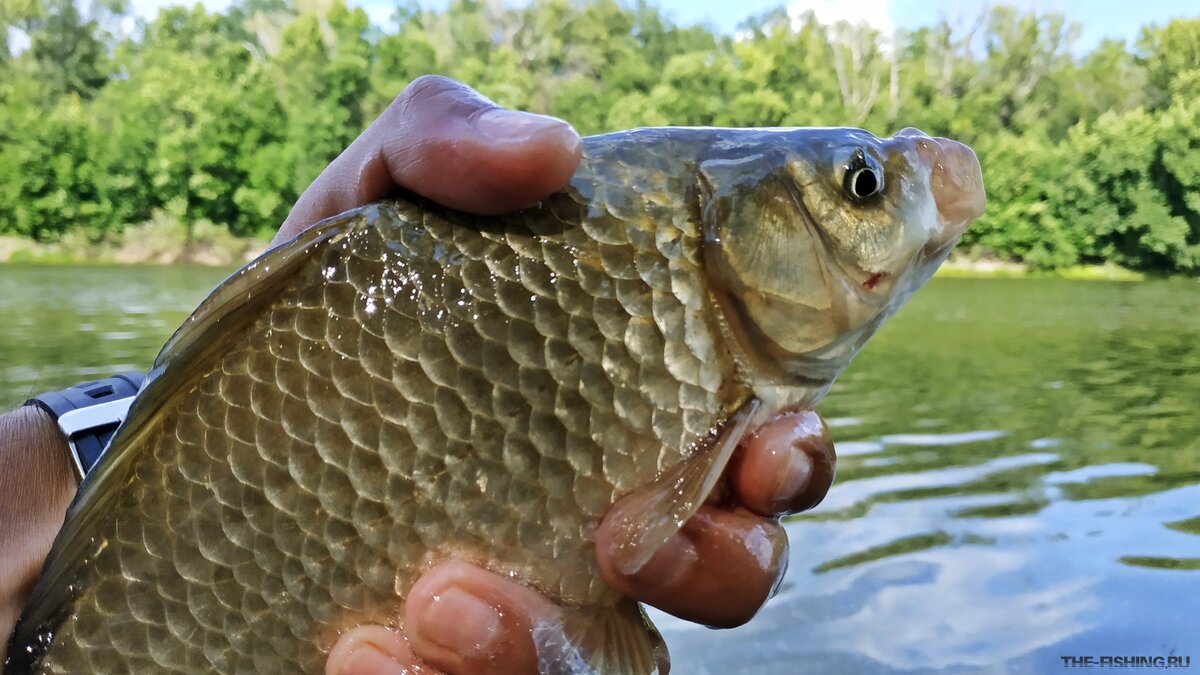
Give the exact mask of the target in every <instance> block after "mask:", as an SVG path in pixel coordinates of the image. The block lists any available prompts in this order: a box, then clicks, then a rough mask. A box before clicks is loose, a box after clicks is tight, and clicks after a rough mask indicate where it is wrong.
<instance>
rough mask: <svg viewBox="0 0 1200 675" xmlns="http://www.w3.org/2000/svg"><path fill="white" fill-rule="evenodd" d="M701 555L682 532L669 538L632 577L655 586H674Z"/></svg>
mask: <svg viewBox="0 0 1200 675" xmlns="http://www.w3.org/2000/svg"><path fill="white" fill-rule="evenodd" d="M698 558H699V555H698V554H697V553H696V547H695V545H693V544H692V542H691V540H690V539H688V538H687V536H685V535H684V534H683V533H682V532H679V533H676V534H675V536H673V537H671V538H670V539H668V540H667V543H666V544H663V547H662V548H660V549H659V550H657V551H655V553H654V555H653V556H651V557H650V560H649V561H647V562H646V564H645V565H643V566H642V567H641V569H639V570H637V571H636V572H634V573H633V574H632V575H631V577H632V578H633V579H635V580H636V581H638V582H639V583H643V584H649V585H651V586H653V587H655V588H664V589H670V588H674V587H675V586H676V584H678V583H679V582H680V581H681V580H682V579H683V577H684V576H685V575H686V574H687V573H688V571H689V570H691V569H692V566H693V565H695V563H696V560H697V559H698Z"/></svg>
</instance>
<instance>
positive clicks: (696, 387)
mask: <svg viewBox="0 0 1200 675" xmlns="http://www.w3.org/2000/svg"><path fill="white" fill-rule="evenodd" d="M926 140H928V141H929V142H930V143H934V144H936V143H940V142H938V141H933V140H929V139H925V140H921V139H918V138H908V137H903V138H901V137H897V139H893V140H892V141H879V140H877V139H874V137H871V136H870V135H869V134H866V133H865V132H861V131H857V130H840V129H835V130H718V129H648V130H637V131H632V132H624V133H621V134H613V135H608V136H601V137H593V138H589V139H586V140H585V157H584V160H583V163H582V164H581V166H580V169H579V171H578V172H577V174H576V176H575V177H574V179H573V180H572V182H571V184H570V185H569V186H568V188H567V189H565V190H564V191H563V192H562V193H560V194H556V195H554V196H552V197H551V198H549V199H548V200H546V201H545V202H544V203H543V204H541V205H539V206H538V207H535V208H532V209H528V210H526V211H523V212H520V213H517V214H513V215H511V216H505V217H499V218H480V217H476V216H471V215H467V214H462V213H458V212H453V211H449V210H445V209H442V208H440V207H438V206H436V205H434V204H430V203H428V202H425V201H423V200H420V199H418V198H415V197H402V198H399V199H396V200H391V201H388V202H384V203H380V204H375V205H371V206H368V207H365V208H363V209H359V210H356V211H352V212H350V213H348V214H344V215H342V216H339V217H337V218H334V219H332V220H330V221H326V222H325V223H323V224H321V225H318V226H317V227H316V228H314V229H313V230H310V231H309V232H308V233H305V234H303V235H301V237H300V238H298V239H297V240H296V241H294V242H292V243H291V244H288V245H285V246H284V247H281V248H280V249H278V250H276V251H272V252H269V253H268V254H266V255H265V256H264V257H263V258H261V259H260V260H259V261H257V262H256V263H253V264H252V265H251V266H250V267H248V268H247V269H245V270H243V271H242V272H240V273H239V274H237V275H235V277H233V278H231V280H230V281H229V282H227V283H226V284H225V285H224V286H223V287H222V288H221V289H219V290H218V291H216V292H215V293H214V295H213V296H212V297H211V298H210V299H209V300H207V301H206V302H205V304H204V305H202V306H201V307H200V308H199V309H198V310H197V312H196V314H195V315H193V317H192V318H191V319H189V322H188V324H185V326H184V328H182V329H181V331H180V332H179V333H177V334H176V336H175V337H174V338H172V340H171V342H169V343H168V345H167V346H166V347H165V348H164V350H163V353H162V354H161V355H160V357H159V360H158V361H157V362H156V366H155V369H154V370H153V371H152V373H151V382H150V384H149V385H148V387H147V388H146V389H145V390H144V391H143V392H142V394H141V395H140V396H139V400H138V401H137V403H135V405H134V408H133V410H132V411H131V414H130V419H129V420H128V421H127V423H126V425H125V426H124V427H123V428H122V430H121V431H120V432H119V434H118V436H117V438H116V439H114V444H113V448H112V450H111V451H110V453H109V454H108V456H106V458H105V459H104V460H103V463H102V464H101V466H100V467H98V468H97V470H96V472H95V473H93V474H92V476H90V477H89V478H88V480H87V481H86V482H85V484H84V485H83V486H82V489H81V493H80V496H79V497H78V498H77V501H76V503H75V504H74V505H73V506H72V509H71V511H70V513H69V514H68V521H67V524H66V526H65V528H64V530H63V532H62V533H61V534H60V536H59V539H58V541H56V543H55V547H54V550H53V551H52V554H51V556H50V559H49V560H48V562H47V567H46V570H45V573H44V575H43V577H42V580H41V581H40V582H39V586H38V588H37V589H36V590H35V594H34V596H33V598H32V600H31V603H30V605H29V607H28V608H27V610H26V613H25V615H24V617H23V618H22V622H21V624H19V626H18V630H17V631H16V632H15V633H14V638H13V641H12V643H11V645H10V649H9V654H10V662H9V664H8V665H7V668H6V672H26V671H27V670H29V671H36V672H47V673H68V672H96V673H102V672H127V671H132V672H139V673H140V672H221V673H243V672H260V673H268V672H308V673H320V672H323V661H324V654H325V653H327V651H328V649H329V648H330V647H331V646H332V644H333V642H334V641H335V640H336V639H337V636H338V635H339V633H340V632H341V631H342V630H344V629H346V628H348V627H350V626H354V625H357V624H360V623H364V622H372V623H382V624H391V625H394V624H395V621H396V617H398V616H400V608H401V607H402V604H403V596H404V594H405V593H406V592H407V590H408V588H409V587H410V586H411V584H412V582H413V581H414V580H415V579H416V577H417V576H418V575H419V573H420V571H421V570H422V569H425V568H426V567H428V566H429V565H431V564H434V563H436V562H437V561H439V560H442V559H445V558H447V557H456V558H462V559H466V560H470V561H473V562H476V563H478V564H481V565H484V566H486V567H488V568H489V569H492V570H494V571H497V572H500V573H507V574H511V575H512V576H513V577H515V578H517V579H520V580H522V581H523V582H525V583H528V584H530V585H531V586H533V587H535V588H537V589H538V590H540V591H542V592H543V593H546V594H547V595H548V596H550V597H551V598H553V599H555V600H556V601H558V602H560V603H563V604H564V605H566V606H568V607H570V608H573V611H575V612H576V614H577V615H578V616H580V617H583V618H587V617H595V616H598V615H604V614H606V613H613V612H616V613H617V614H615V616H618V622H619V623H621V625H625V626H627V627H628V626H634V628H635V629H638V630H644V629H641V628H640V627H639V626H637V625H636V623H637V616H636V613H631V612H630V610H631V607H632V604H631V603H630V602H629V601H628V600H626V599H622V598H621V597H620V596H619V595H618V594H616V593H615V592H614V591H613V590H612V589H610V588H608V587H607V586H606V585H605V584H604V582H603V581H602V580H601V579H600V577H599V575H598V573H597V570H596V565H595V560H594V552H593V551H592V548H591V542H590V532H591V530H592V528H593V527H594V525H595V523H596V521H597V520H598V518H599V517H600V516H601V514H602V513H603V512H604V511H605V509H606V508H607V507H608V506H609V505H610V504H611V503H612V502H613V501H614V500H615V499H616V498H618V497H620V496H621V495H624V494H627V493H629V492H631V491H635V490H646V489H655V488H654V487H653V486H654V485H655V483H654V480H655V478H656V476H660V474H662V473H663V472H666V473H668V474H670V473H671V472H672V471H675V470H678V469H680V468H681V467H682V468H684V469H687V468H689V467H690V465H691V464H694V463H698V462H699V460H698V459H697V458H698V457H707V456H708V455H706V454H705V451H706V448H707V444H708V443H710V439H712V438H714V437H719V436H720V433H719V432H720V431H721V429H722V428H723V426H722V425H723V423H724V422H725V421H726V420H727V419H728V418H729V417H730V416H731V415H733V414H735V412H736V411H737V410H739V409H740V408H739V406H742V405H743V404H744V403H745V402H746V401H748V400H755V401H761V402H762V405H759V406H758V407H757V408H755V410H756V412H755V419H756V420H761V419H765V418H766V417H768V416H770V415H773V414H775V413H777V412H778V411H779V410H782V409H784V408H787V407H793V406H797V405H804V406H809V405H813V404H815V402H816V401H817V400H818V399H819V398H820V396H821V395H822V394H823V393H824V392H825V390H826V389H827V388H828V386H829V385H830V384H831V383H832V380H833V378H834V377H836V374H837V373H838V372H840V370H841V369H842V368H844V366H845V365H846V363H848V361H849V359H850V357H852V356H853V354H854V353H855V352H856V351H857V349H858V348H860V347H861V345H862V342H863V341H864V340H865V339H866V337H867V336H868V335H869V334H870V333H871V332H872V331H873V330H874V329H875V328H876V327H877V326H878V325H879V323H880V322H881V321H882V320H883V318H885V317H886V316H887V315H888V314H890V313H891V312H892V311H894V310H895V309H896V307H897V306H898V303H899V302H900V301H902V300H903V298H905V297H907V294H909V293H911V291H912V290H915V287H916V286H917V285H919V284H920V283H921V282H923V281H924V280H925V279H926V278H927V277H928V276H929V275H930V274H932V271H933V269H934V268H936V266H937V264H938V263H940V261H941V259H942V258H944V256H945V254H946V252H947V251H948V249H949V246H950V245H951V244H952V243H953V240H955V239H956V238H957V235H958V234H959V233H961V231H962V230H961V227H962V226H964V225H965V222H961V223H960V222H958V221H957V220H956V221H955V222H946V221H945V218H942V217H939V215H938V213H939V209H938V206H939V204H940V203H942V202H946V203H949V202H950V201H953V202H954V203H955V204H958V205H959V206H960V212H962V213H966V214H967V215H968V216H970V215H971V214H972V213H974V211H973V210H972V207H971V206H968V207H961V204H963V203H968V204H970V203H971V199H972V198H974V192H972V190H973V189H974V188H972V186H971V182H972V181H973V180H975V178H974V177H968V178H967V179H965V181H966V187H962V186H951V187H950V188H947V187H945V185H944V184H943V185H942V186H941V188H940V189H943V190H959V192H960V193H961V194H955V195H954V199H953V200H950V199H949V198H947V197H944V196H940V195H939V194H935V192H934V188H933V187H932V186H933V183H934V182H936V180H937V178H938V176H937V174H936V169H935V168H934V164H935V163H934V162H931V161H929V159H928V158H927V157H925V156H923V155H922V152H925V153H926V154H928V153H930V152H932V153H934V154H935V155H936V156H937V159H939V160H944V159H945V157H944V155H943V154H942V151H941V150H940V149H939V148H938V147H933V150H930V149H929V148H926V149H925V150H924V151H923V150H921V149H920V147H919V146H920V145H921V144H922V143H925V142H926ZM889 144H890V145H889ZM947 147H949V146H947ZM846 148H851V149H853V148H859V149H862V148H866V149H867V151H869V152H875V153H879V154H880V156H881V160H882V165H883V166H884V167H886V168H887V169H888V171H889V175H888V180H889V183H890V184H894V185H895V186H896V187H895V188H893V191H892V192H889V193H887V194H885V195H884V196H883V197H881V198H880V200H878V203H876V204H875V205H874V208H875V210H874V211H872V210H871V205H869V204H847V203H846V199H845V197H844V196H843V195H840V194H839V190H840V187H839V185H840V182H841V180H842V177H841V176H840V175H839V171H844V169H845V167H844V166H841V165H839V164H838V162H839V161H842V160H839V159H838V158H839V157H843V156H844V152H843V151H844V150H845V149H846ZM953 152H958V151H957V150H953ZM973 161H974V158H973V156H971V157H970V159H969V160H966V159H955V160H953V161H949V164H951V165H952V166H954V167H958V166H959V165H961V168H962V171H961V172H960V173H970V172H971V171H972V170H973V171H974V172H975V173H976V174H977V173H978V166H977V164H975V165H974V167H972V166H971V162H973ZM946 164H947V162H942V166H943V167H944V166H945V165H946ZM942 178H945V176H943V177H942ZM943 182H944V181H943ZM976 182H978V181H976ZM978 188H979V192H980V194H981V184H980V185H979V186H978ZM963 195H966V196H965V197H964V196H963ZM980 200H981V196H980ZM979 208H982V202H981V201H980V203H979ZM846 214H849V216H847V215H846ZM975 215H977V213H976V214H975ZM817 216H821V217H822V218H824V220H823V221H821V222H817V221H816V220H815V218H816V217H817ZM959 220H962V218H959ZM918 221H919V222H918ZM864 224H866V225H868V226H869V227H866V228H865V229H864V231H863V232H858V233H856V232H855V230H854V228H855V227H860V228H862V226H863V225H864ZM764 238H766V239H767V240H766V241H765V242H764ZM876 274H882V275H883V277H882V279H883V281H882V282H878V283H877V284H875V285H872V287H871V288H869V289H863V288H862V284H863V280H867V279H871V278H873V276H874V275H876ZM784 282H786V283H784ZM789 324H790V325H791V326H792V327H791V328H787V326H788V325H789ZM732 441H733V442H736V438H734V439H732ZM720 468H721V466H720V462H714V465H712V466H703V467H700V468H699V469H698V471H704V472H707V473H708V475H715V473H719V471H720ZM648 486H649V487H648ZM703 496H704V495H703V494H700V495H693V497H697V499H693V500H692V501H694V502H695V504H690V505H684V506H680V507H679V508H681V509H685V510H686V508H692V507H694V506H696V505H698V503H699V500H702V499H703ZM660 520H662V519H660ZM631 529H637V528H631ZM630 536H631V541H633V542H635V543H636V542H639V541H640V540H639V539H637V535H636V533H631V535H630ZM641 543H644V544H645V545H646V546H648V547H650V548H652V547H653V545H654V543H653V542H641ZM593 646H594V645H593ZM599 646H600V647H601V648H604V647H605V646H604V645H599ZM644 656H645V655H641V656H639V657H637V658H634V657H628V658H626V659H625V660H623V661H621V660H618V661H616V662H607V663H616V664H617V666H613V667H608V668H605V667H603V666H598V668H599V670H601V672H618V671H619V672H650V671H651V670H652V669H653V668H654V664H653V663H652V662H648V661H647V660H646V659H645V658H643V657H644Z"/></svg>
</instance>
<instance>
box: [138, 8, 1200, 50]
mask: <svg viewBox="0 0 1200 675" xmlns="http://www.w3.org/2000/svg"><path fill="white" fill-rule="evenodd" d="M181 1H185V0H132V5H133V6H134V8H135V9H136V10H137V11H138V13H140V14H142V15H143V16H147V17H150V16H153V15H154V13H155V12H156V11H157V8H158V7H161V6H164V5H169V4H177V2H181ZM517 1H520V0H517ZM1010 1H1012V2H1013V3H1014V4H1017V5H1018V6H1021V7H1030V8H1037V9H1039V10H1044V11H1057V12H1061V13H1063V14H1064V15H1066V16H1067V18H1068V19H1070V20H1073V21H1077V22H1079V23H1080V24H1081V25H1082V33H1081V35H1080V39H1079V44H1078V45H1076V46H1077V48H1079V49H1083V50H1085V51H1086V50H1088V49H1090V48H1091V47H1094V46H1095V45H1096V44H1098V43H1099V42H1100V41H1101V40H1102V39H1104V38H1116V39H1120V40H1126V41H1129V42H1132V41H1133V40H1135V39H1136V38H1137V35H1138V31H1139V30H1140V28H1141V27H1142V26H1144V25H1146V24H1149V23H1160V24H1161V23H1166V22H1167V21H1170V20H1171V19H1173V18H1178V17H1184V16H1192V17H1196V16H1200V3H1198V2H1197V1H1196V0H1133V1H1130V0H1010ZM186 2H189V3H190V2H191V0H186ZM202 2H203V3H204V4H205V5H206V6H208V7H209V8H211V9H224V8H225V7H227V6H228V5H229V2H230V0H202ZM349 2H350V4H352V5H358V6H360V7H363V8H364V9H366V10H367V13H368V14H370V15H371V18H372V20H374V21H375V22H376V23H378V24H381V25H385V24H386V22H387V21H388V19H389V17H390V16H391V14H392V8H393V7H394V6H395V4H396V3H395V2H394V0H349ZM447 2H448V0H424V1H423V2H422V3H421V4H422V6H424V7H427V8H430V9H441V8H443V7H445V6H446V4H447ZM651 2H652V3H653V4H657V5H658V7H660V8H661V9H662V10H663V11H664V12H665V13H666V14H667V16H669V17H670V18H671V19H672V20H673V21H674V22H675V23H676V24H682V25H687V24H693V23H706V24H708V25H709V26H711V27H713V28H715V29H716V30H718V31H719V32H722V33H726V34H733V33H734V32H735V31H736V30H737V26H738V24H739V23H740V22H741V21H742V20H744V19H745V18H746V17H748V16H753V15H756V14H761V13H763V12H766V11H769V10H771V9H773V8H775V7H778V6H779V5H781V4H785V3H787V4H788V6H789V8H790V9H791V10H792V11H793V12H794V13H795V14H799V13H800V12H802V11H804V10H805V9H812V10H814V11H815V12H817V16H818V18H820V19H821V20H822V21H825V22H833V21H838V20H842V19H845V20H850V21H865V22H866V23H868V24H870V25H872V26H874V27H876V28H878V29H881V30H883V31H884V32H890V30H891V29H892V28H901V29H911V28H917V27H920V26H926V25H930V24H932V23H934V22H936V21H938V20H939V19H940V18H943V17H944V18H946V19H948V20H950V21H951V22H952V23H953V22H955V21H956V20H957V21H961V22H969V21H970V20H971V19H974V18H975V17H976V16H978V13H979V12H980V10H981V8H982V7H983V6H984V5H985V4H986V2H985V0H842V1H841V2H839V1H838V0H793V1H792V2H790V3H788V2H787V0H737V1H734V2H731V1H730V0H657V1H655V0H651Z"/></svg>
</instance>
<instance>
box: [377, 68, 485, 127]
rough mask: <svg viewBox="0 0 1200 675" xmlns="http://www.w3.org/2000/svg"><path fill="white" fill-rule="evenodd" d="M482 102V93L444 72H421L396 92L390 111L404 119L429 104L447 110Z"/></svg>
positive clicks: (430, 106)
mask: <svg viewBox="0 0 1200 675" xmlns="http://www.w3.org/2000/svg"><path fill="white" fill-rule="evenodd" d="M483 103H484V99H483V98H482V97H481V96H480V95H479V94H477V93H475V91H474V90H473V89H471V88H470V87H468V86H466V85H465V84H462V83H461V82H458V81H456V80H452V79H450V78H448V77H444V76H442V75H422V76H420V77H418V78H417V79H415V80H413V81H412V82H409V83H408V86H407V87H405V88H404V90H403V91H401V92H400V93H399V94H398V95H397V96H396V98H395V99H394V100H393V101H392V104H391V105H390V106H388V112H389V113H390V114H392V115H395V116H398V117H400V118H401V119H405V118H410V117H412V116H413V115H415V114H417V113H418V112H421V111H428V110H429V109H430V108H436V109H437V110H438V111H440V112H441V113H444V112H447V111H454V110H456V109H458V108H460V107H461V108H468V109H473V108H478V107H480V106H482V105H483Z"/></svg>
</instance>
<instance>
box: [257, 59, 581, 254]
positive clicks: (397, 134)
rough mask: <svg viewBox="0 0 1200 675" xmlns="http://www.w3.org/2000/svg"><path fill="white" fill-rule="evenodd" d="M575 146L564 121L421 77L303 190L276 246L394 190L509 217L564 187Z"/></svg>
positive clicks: (576, 158)
mask: <svg viewBox="0 0 1200 675" xmlns="http://www.w3.org/2000/svg"><path fill="white" fill-rule="evenodd" d="M582 147H583V146H582V141H581V140H580V139H579V135H578V134H577V133H576V132H575V130H574V129H572V128H571V126H570V125H568V124H567V123H566V122H563V121H561V120H558V119H554V118H552V117H545V116H542V115H534V114H531V113H524V112H516V111H511V110H506V109H504V108H500V107H499V106H497V105H496V104H494V103H492V102H491V101H489V100H487V99H486V98H484V97H483V96H482V95H480V94H479V93H478V92H476V91H475V90H473V89H471V88H469V87H467V86H465V85H463V84H460V83H458V82H455V81H453V80H449V79H446V78H444V77H436V76H425V77H421V78H418V79H416V80H414V81H413V82H412V83H411V84H409V85H408V87H406V88H405V89H404V91H403V92H401V94H400V95H399V96H398V97H396V100H395V101H393V102H392V104H391V105H390V106H388V108H387V110H385V111H384V112H383V114H382V115H380V116H379V118H378V119H377V120H375V122H374V123H373V124H372V125H371V126H370V127H368V128H367V130H366V131H364V132H363V133H362V135H360V136H359V137H358V138H357V139H356V140H355V141H354V142H353V143H352V144H351V145H350V147H349V148H347V149H346V150H345V152H343V153H342V154H341V155H339V156H338V158H337V159H335V160H334V161H333V162H332V163H331V164H330V165H329V167H328V168H326V169H325V171H324V172H323V173H322V174H321V175H320V176H319V177H318V178H317V179H316V180H315V181H313V184H312V185H310V186H309V188H308V189H307V190H305V191H304V194H303V195H301V196H300V199H299V200H298V201H297V202H296V206H295V208H293V209H292V212H291V214H289V215H288V218H287V220H286V221H285V222H284V224H283V227H282V228H281V229H280V231H279V234H278V235H276V237H275V243H278V242H280V241H285V240H287V239H290V238H291V237H294V236H295V235H296V234H298V233H299V232H301V231H302V230H304V229H305V228H307V227H309V226H310V225H312V224H314V223H316V222H317V221H319V220H322V219H324V218H328V217H330V216H334V215H337V214H339V213H341V212H343V211H346V210H348V209H352V208H355V207H357V206H361V205H363V204H366V203H368V202H371V201H374V200H377V199H380V198H381V197H383V196H385V195H387V194H388V193H389V192H391V191H392V190H393V189H394V188H395V187H396V186H402V187H404V188H406V189H408V190H411V191H413V192H416V193H417V194H420V195H422V196H425V197H427V198H429V199H432V200H433V201H435V202H438V203H440V204H443V205H445V206H449V207H451V208H455V209H461V210H464V211H470V212H473V213H482V214H494V213H503V212H507V211H514V210H516V209H519V208H522V207H525V206H529V205H531V204H533V203H535V202H537V201H538V200H541V199H543V198H545V197H546V196H547V195H549V194H550V193H551V192H554V191H555V190H557V189H559V188H561V187H562V186H563V185H564V184H566V182H567V180H568V179H569V178H570V177H571V174H572V173H573V172H574V171H575V167H576V165H577V164H578V163H579V158H580V155H581V152H582Z"/></svg>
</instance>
